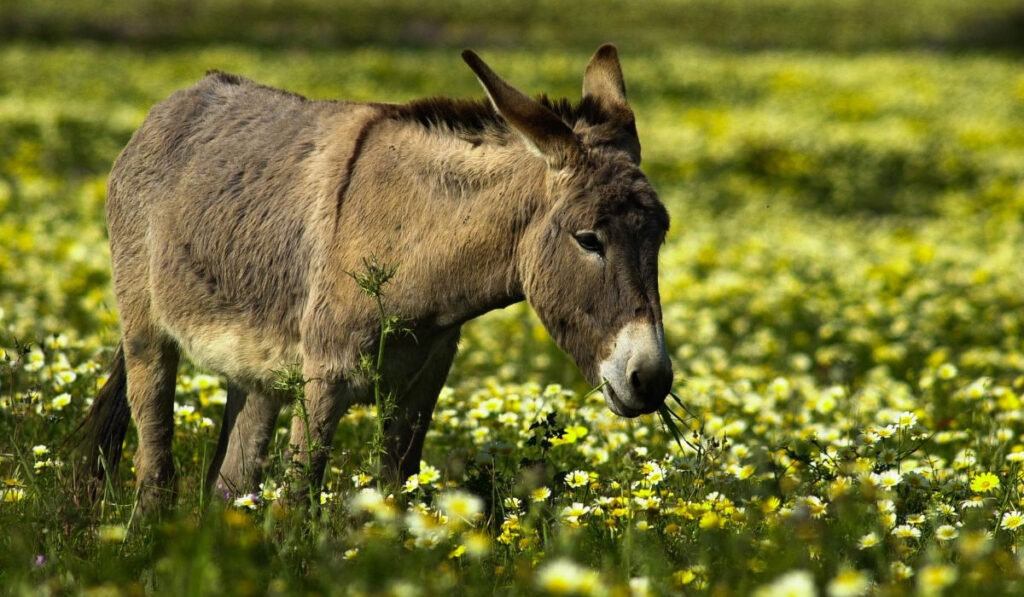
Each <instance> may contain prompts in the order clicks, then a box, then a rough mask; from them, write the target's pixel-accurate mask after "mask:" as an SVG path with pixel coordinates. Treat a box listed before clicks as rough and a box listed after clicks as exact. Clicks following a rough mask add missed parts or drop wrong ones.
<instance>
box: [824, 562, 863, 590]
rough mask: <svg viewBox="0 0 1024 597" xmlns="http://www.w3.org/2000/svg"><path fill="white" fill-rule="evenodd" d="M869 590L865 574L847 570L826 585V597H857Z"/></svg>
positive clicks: (851, 569) (850, 569)
mask: <svg viewBox="0 0 1024 597" xmlns="http://www.w3.org/2000/svg"><path fill="white" fill-rule="evenodd" d="M870 588H871V580H870V579H869V578H868V575H867V574H864V573H863V572H859V571H857V570H854V569H853V568H847V569H845V570H842V571H840V572H839V574H837V575H836V577H835V578H833V579H832V580H831V581H829V583H828V588H827V589H828V597H859V596H860V595H863V594H864V593H867V592H868V589H870Z"/></svg>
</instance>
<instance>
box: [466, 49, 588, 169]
mask: <svg viewBox="0 0 1024 597" xmlns="http://www.w3.org/2000/svg"><path fill="white" fill-rule="evenodd" d="M462 59H463V60H465V61H466V64H468V65H469V68H471V69H473V72H474V73H476V77H477V79H479V80H480V84H481V85H483V86H484V90H485V91H486V92H487V96H488V97H489V98H490V99H491V103H492V104H494V108H495V109H496V110H497V111H498V113H499V114H501V116H502V117H503V118H504V119H505V120H507V121H508V123H509V124H510V125H512V128H513V129H515V130H516V131H517V132H518V133H519V134H520V135H522V137H523V138H524V139H525V140H526V142H527V144H528V145H530V147H531V148H532V149H534V150H535V151H536V152H537V153H538V154H539V155H540V156H541V157H543V158H544V159H545V160H547V162H548V164H549V165H550V166H551V167H552V168H556V169H558V168H563V167H565V166H566V165H567V164H569V163H570V162H571V161H573V159H574V158H576V156H577V155H579V154H580V153H581V150H582V148H581V146H580V141H579V139H577V138H576V134H575V133H573V132H572V129H571V128H569V125H567V124H565V122H563V121H562V119H561V118H559V117H558V115H557V114H555V113H554V112H552V111H551V110H550V109H548V108H547V107H545V106H544V105H542V104H541V103H540V102H538V101H537V100H535V99H532V98H530V97H528V96H527V95H526V94H524V93H523V92H522V91H519V90H518V89H516V88H515V87H512V86H511V85H509V84H508V83H507V82H505V80H504V79H502V78H501V77H499V76H498V75H497V74H496V73H495V72H494V71H493V70H491V68H490V67H489V66H487V64H486V63H484V61H483V60H482V59H481V58H480V57H479V56H477V55H476V52H474V51H473V50H464V51H463V52H462Z"/></svg>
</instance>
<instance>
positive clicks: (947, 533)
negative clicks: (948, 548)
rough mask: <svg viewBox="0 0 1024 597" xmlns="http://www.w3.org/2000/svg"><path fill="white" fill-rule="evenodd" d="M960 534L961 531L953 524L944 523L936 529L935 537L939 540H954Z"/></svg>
mask: <svg viewBox="0 0 1024 597" xmlns="http://www.w3.org/2000/svg"><path fill="white" fill-rule="evenodd" d="M959 536H960V531H958V530H957V529H956V527H955V526H953V525H951V524H944V525H942V526H940V527H939V528H937V529H935V538H936V539H938V540H939V541H952V540H953V539H956V538H957V537H959Z"/></svg>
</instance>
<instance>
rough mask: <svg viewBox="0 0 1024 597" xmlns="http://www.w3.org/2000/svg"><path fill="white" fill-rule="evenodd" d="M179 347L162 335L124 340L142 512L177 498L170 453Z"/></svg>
mask: <svg viewBox="0 0 1024 597" xmlns="http://www.w3.org/2000/svg"><path fill="white" fill-rule="evenodd" d="M178 357H179V355H178V348H177V347H176V346H175V345H174V343H173V342H171V341H170V340H169V339H167V338H165V337H161V336H160V335H158V334H155V333H154V334H147V335H146V336H141V335H136V336H134V337H132V336H131V335H129V336H126V339H125V343H124V359H125V370H126V374H127V385H128V404H129V407H130V408H131V413H132V419H133V420H134V421H135V427H136V429H137V430H138V434H139V448H138V451H137V452H136V453H135V459H134V464H135V482H136V485H135V486H136V491H138V496H139V506H140V507H141V508H142V510H143V511H144V512H147V511H152V510H155V509H158V508H159V507H161V506H166V505H169V504H170V503H171V502H173V500H174V494H175V481H176V480H175V473H174V459H173V456H172V455H171V440H172V438H173V437H174V386H175V383H174V382H175V377H176V375H177V371H178Z"/></svg>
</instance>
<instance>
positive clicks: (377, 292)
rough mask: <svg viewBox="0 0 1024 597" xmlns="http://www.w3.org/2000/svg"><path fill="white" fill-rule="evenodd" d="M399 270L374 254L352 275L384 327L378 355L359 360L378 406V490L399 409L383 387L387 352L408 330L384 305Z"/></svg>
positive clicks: (374, 456)
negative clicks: (387, 437) (391, 425)
mask: <svg viewBox="0 0 1024 597" xmlns="http://www.w3.org/2000/svg"><path fill="white" fill-rule="evenodd" d="M397 271H398V266H397V265H382V264H380V263H379V262H378V261H377V257H376V255H371V256H370V257H369V258H364V259H363V271H360V272H349V275H350V276H352V279H354V280H355V281H356V284H358V285H359V289H360V290H362V291H363V293H364V294H365V295H366V296H368V297H370V298H371V299H373V302H374V305H375V306H376V315H377V320H378V323H379V324H380V334H379V336H378V338H377V354H376V355H375V356H373V355H368V354H363V355H361V356H360V359H359V371H360V373H362V375H363V376H364V377H365V378H366V379H367V380H369V382H370V383H371V384H372V386H373V403H374V405H375V406H376V407H377V419H376V422H377V426H376V429H375V431H374V434H373V440H372V441H371V443H370V468H371V470H372V471H373V472H374V475H373V476H374V478H375V479H376V480H377V488H378V490H380V489H383V488H382V481H381V477H382V473H383V465H382V463H381V456H382V455H383V454H384V452H385V451H386V446H385V440H384V428H385V427H386V426H387V422H388V420H389V419H390V418H391V414H392V412H393V411H394V408H395V397H394V394H392V393H391V392H385V391H384V388H383V387H382V385H383V375H382V374H381V371H382V370H383V367H384V350H385V347H386V345H387V340H388V338H390V337H391V336H392V335H394V334H396V333H399V332H403V331H408V330H406V329H405V328H404V327H403V326H402V318H401V317H400V316H398V315H396V314H394V313H388V311H387V310H386V308H385V305H384V286H385V285H387V283H388V282H390V281H391V279H392V278H394V276H395V273H396V272H397Z"/></svg>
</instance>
